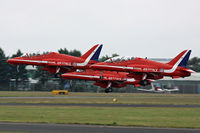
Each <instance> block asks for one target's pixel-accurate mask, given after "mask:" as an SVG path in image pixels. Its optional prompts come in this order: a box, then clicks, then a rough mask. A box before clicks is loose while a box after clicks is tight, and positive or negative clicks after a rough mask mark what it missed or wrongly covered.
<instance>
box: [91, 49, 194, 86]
mask: <svg viewBox="0 0 200 133" xmlns="http://www.w3.org/2000/svg"><path fill="white" fill-rule="evenodd" d="M190 54H191V50H184V51H183V52H181V53H180V54H179V55H177V56H176V57H175V58H174V59H172V60H171V61H170V62H169V63H161V62H156V61H152V60H148V59H143V58H134V57H129V58H124V57H122V58H119V57H114V58H111V59H109V60H108V61H106V62H102V63H97V64H93V65H91V66H90V67H91V68H92V69H95V70H101V71H102V73H103V71H104V70H109V71H117V72H127V73H128V74H127V76H128V77H132V78H134V79H135V80H139V81H140V85H143V86H145V85H148V84H149V80H157V79H162V78H163V77H164V76H169V77H172V78H179V77H188V76H190V75H191V73H192V72H194V71H192V70H191V69H188V68H187V62H188V59H189V57H190Z"/></svg>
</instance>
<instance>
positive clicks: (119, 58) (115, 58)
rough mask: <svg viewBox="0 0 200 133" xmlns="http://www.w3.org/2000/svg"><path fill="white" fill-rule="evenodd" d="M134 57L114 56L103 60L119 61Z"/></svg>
mask: <svg viewBox="0 0 200 133" xmlns="http://www.w3.org/2000/svg"><path fill="white" fill-rule="evenodd" d="M134 59H135V57H132V56H116V57H113V58H110V59H108V60H106V61H105V62H120V61H128V60H134Z"/></svg>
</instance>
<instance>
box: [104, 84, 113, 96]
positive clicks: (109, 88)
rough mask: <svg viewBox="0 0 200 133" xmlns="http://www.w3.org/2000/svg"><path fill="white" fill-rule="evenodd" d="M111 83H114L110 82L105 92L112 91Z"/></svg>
mask: <svg viewBox="0 0 200 133" xmlns="http://www.w3.org/2000/svg"><path fill="white" fill-rule="evenodd" d="M111 85H112V83H111V82H108V85H107V87H106V89H105V93H109V92H112V88H111Z"/></svg>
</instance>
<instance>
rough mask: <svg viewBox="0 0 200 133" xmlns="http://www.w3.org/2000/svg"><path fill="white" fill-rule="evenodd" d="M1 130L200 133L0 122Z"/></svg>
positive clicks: (35, 132) (170, 129) (64, 132)
mask: <svg viewBox="0 0 200 133" xmlns="http://www.w3.org/2000/svg"><path fill="white" fill-rule="evenodd" d="M0 131H4V132H26V133H199V132H200V129H184V128H183V129H181V128H151V127H114V126H96V125H65V124H37V123H0Z"/></svg>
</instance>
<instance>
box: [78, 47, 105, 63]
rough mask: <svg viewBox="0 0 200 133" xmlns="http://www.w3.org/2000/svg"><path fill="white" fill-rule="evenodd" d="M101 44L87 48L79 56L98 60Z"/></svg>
mask: <svg viewBox="0 0 200 133" xmlns="http://www.w3.org/2000/svg"><path fill="white" fill-rule="evenodd" d="M102 46H103V45H102V44H101V45H99V44H97V45H95V46H93V47H92V48H91V49H90V50H88V51H87V52H86V53H85V54H84V55H82V56H81V58H83V59H87V58H90V60H94V61H98V59H99V55H100V53H101V49H102Z"/></svg>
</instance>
